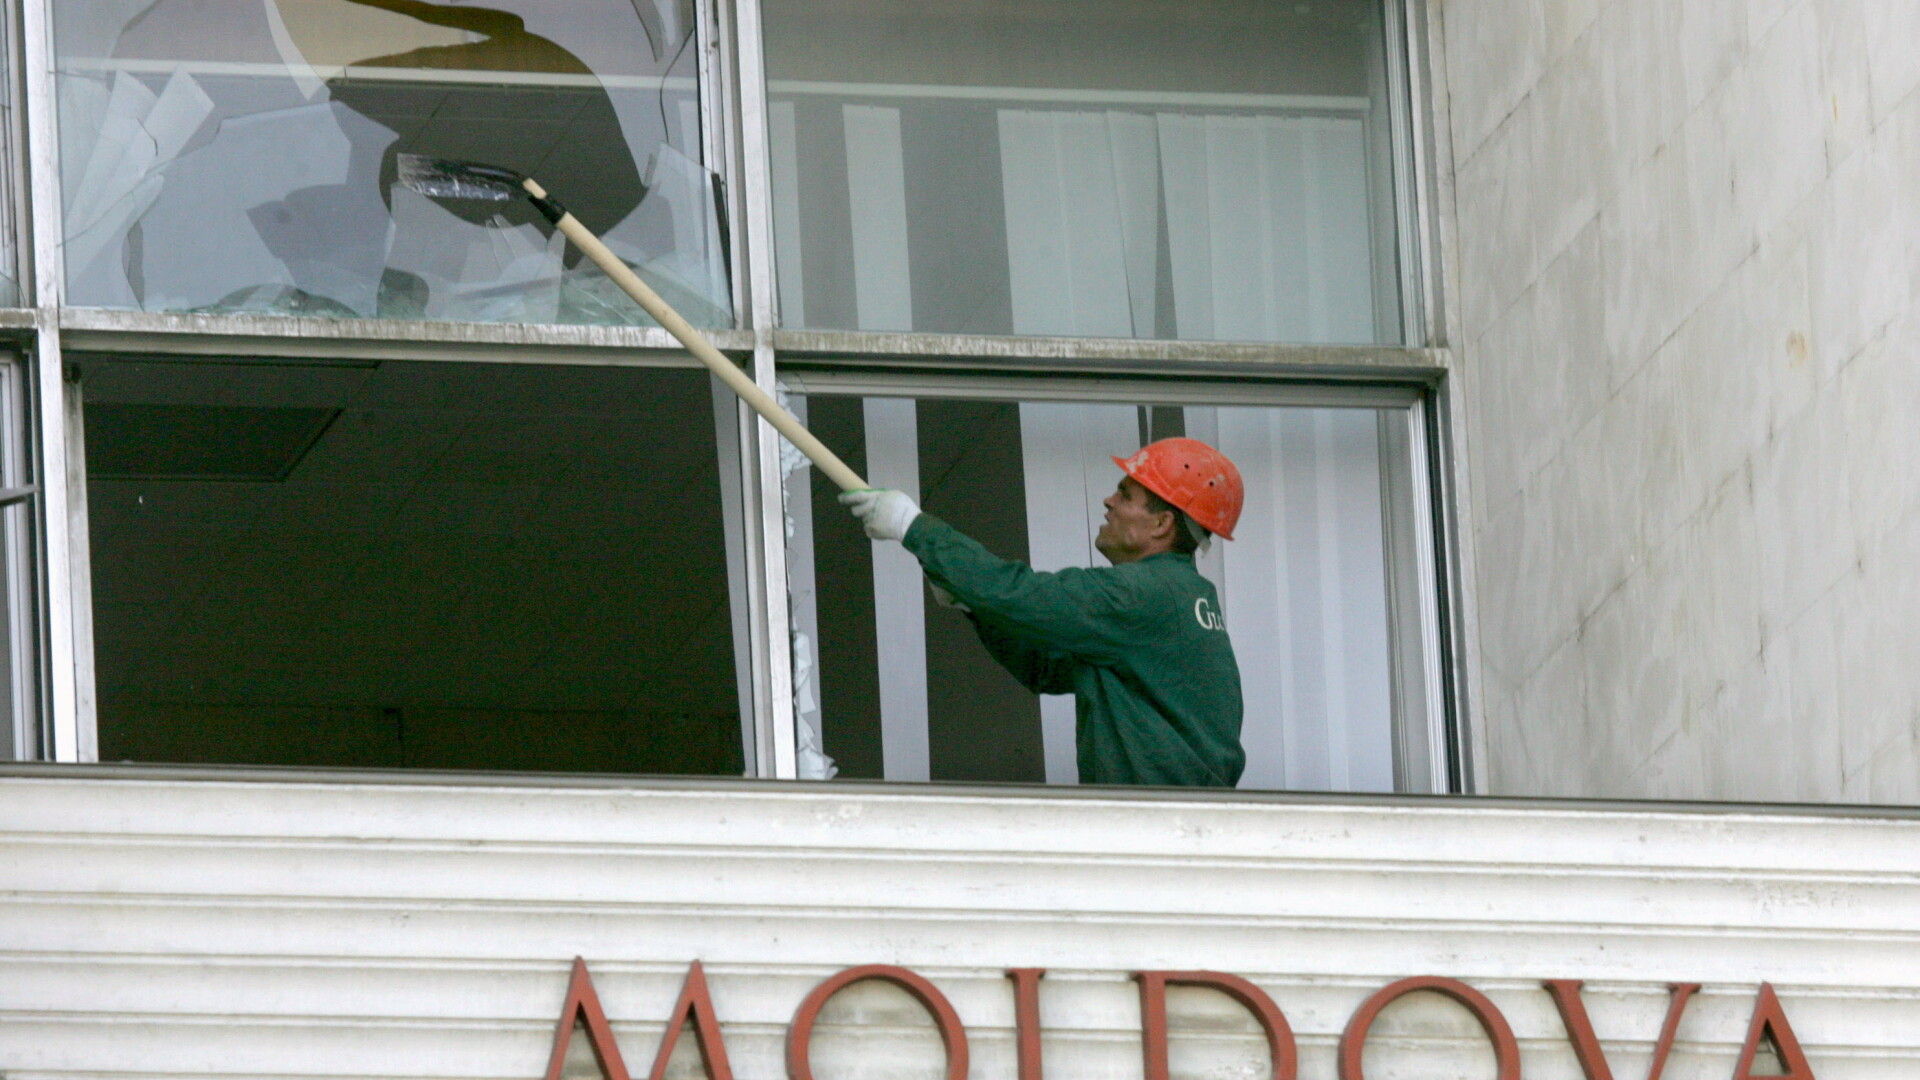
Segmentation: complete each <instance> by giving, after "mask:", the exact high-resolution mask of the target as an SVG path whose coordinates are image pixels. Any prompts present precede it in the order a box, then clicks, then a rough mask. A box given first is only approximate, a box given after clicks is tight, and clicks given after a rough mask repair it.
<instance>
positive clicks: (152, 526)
mask: <svg viewBox="0 0 1920 1080" xmlns="http://www.w3.org/2000/svg"><path fill="white" fill-rule="evenodd" d="M84 376H85V381H84V387H85V393H86V428H87V430H86V441H87V462H88V498H89V511H90V515H91V523H92V550H93V588H94V623H95V638H96V670H97V680H98V692H99V736H100V754H101V758H102V759H103V760H124V759H131V760H142V761H195V762H229V763H245V764H275V765H342V766H346V765H352V766H382V767H394V766H405V767H414V768H460V769H550V770H565V771H571V772H646V773H707V774H734V775H738V774H739V773H740V771H741V767H742V759H741V722H740V715H741V713H740V705H739V700H740V699H739V694H738V688H737V685H736V681H735V665H734V640H735V638H734V632H733V621H734V620H733V613H732V610H731V606H730V604H729V595H730V588H729V570H728V565H727V557H726V552H727V549H728V539H729V538H728V537H727V536H726V535H725V531H726V530H725V528H724V527H723V515H722V512H721V505H722V491H721V477H720V470H719V468H718V467H717V465H716V460H717V458H716V452H717V450H718V446H717V444H716V440H715V435H714V425H713V424H712V423H711V422H710V418H712V417H713V416H714V415H715V409H714V401H713V397H712V389H711V385H710V382H709V377H708V376H707V375H706V374H705V373H704V372H689V371H679V370H672V371H669V370H644V369H621V368H588V367H579V368H571V367H551V368H550V367H529V366H524V365H465V364H432V363H417V364H406V363H378V364H375V363H364V364H318V363H315V364H306V365H278V364H275V365H267V364H250V365H243V364H231V363H193V362H188V363H180V362H174V363H138V362H117V361H89V362H87V363H86V364H85V368H84ZM726 415H728V416H731V415H732V412H731V403H729V408H728V409H727V410H726ZM690 418H692V422H690Z"/></svg>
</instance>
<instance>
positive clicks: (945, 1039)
mask: <svg viewBox="0 0 1920 1080" xmlns="http://www.w3.org/2000/svg"><path fill="white" fill-rule="evenodd" d="M861 979H881V980H884V981H886V982H890V983H892V984H894V985H895V986H898V987H900V988H901V989H902V990H905V991H906V992H907V993H909V994H912V995H913V996H914V998H915V1000H917V1001H919V1002H920V1004H922V1005H924V1006H926V1009H927V1011H928V1012H930V1013H932V1014H933V1022H934V1024H935V1025H937V1026H938V1027H939V1028H940V1041H941V1042H942V1043H943V1044H945V1046H946V1048H947V1080H967V1029H966V1028H964V1027H962V1026H960V1014H959V1013H956V1012H954V1011H953V1005H952V1004H951V1003H950V1002H948V1001H947V996H946V995H945V994H942V993H941V992H940V991H939V989H938V988H936V987H935V986H934V985H933V984H932V983H930V982H928V981H927V980H925V979H923V978H921V977H920V976H918V975H915V974H914V973H913V972H911V971H908V970H907V969H906V968H903V967H894V966H892V965H890V964H867V965H866V966H864V967H852V968H848V969H847V970H845V971H843V972H841V973H840V974H838V975H835V976H833V977H832V978H829V979H828V980H827V981H826V982H823V983H821V984H820V985H819V986H816V987H814V988H813V993H811V994H808V995H807V998H806V1000H805V1001H802V1002H801V1003H800V1010H799V1011H798V1012H796V1013H794V1014H793V1026H792V1027H789V1028H788V1029H787V1076H788V1077H789V1078H790V1080H813V1062H812V1061H810V1060H808V1056H807V1053H808V1050H809V1049H810V1048H811V1044H812V1042H813V1022H814V1021H815V1020H818V1019H819V1018H820V1008H821V1006H823V1005H825V1004H826V1003H827V999H828V998H830V997H832V996H833V995H835V994H837V993H839V992H840V991H841V990H842V989H844V988H846V987H848V986H851V985H852V984H854V983H857V982H859V981H860V980H861ZM610 1080H620V1078H618V1077H615V1078H610Z"/></svg>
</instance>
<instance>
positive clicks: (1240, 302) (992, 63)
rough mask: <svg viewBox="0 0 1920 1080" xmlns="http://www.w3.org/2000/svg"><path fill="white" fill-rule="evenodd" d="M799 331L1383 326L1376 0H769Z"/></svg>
mask: <svg viewBox="0 0 1920 1080" xmlns="http://www.w3.org/2000/svg"><path fill="white" fill-rule="evenodd" d="M764 9H765V18H766V26H767V31H766V36H767V43H766V51H767V68H768V80H769V98H770V106H769V114H768V115H769V139H770V141H771V146H772V150H773V162H774V170H773V177H772V181H773V185H772V190H773V200H774V208H773V209H774V220H775V228H776V241H777V244H776V247H777V259H778V271H779V279H780V296H779V301H780V311H781V318H782V321H783V323H784V324H785V325H787V326H806V327H831V328H839V329H859V330H917V331H930V332H942V333H963V334H1019V335H1076V336H1095V337H1120V338H1183V339H1204V340H1242V341H1284V342H1302V343H1349V344H1350V343H1375V342H1379V343H1392V342H1397V341H1399V340H1400V339H1401V337H1402V331H1401V326H1402V321H1403V320H1402V312H1401V307H1400V289H1399V285H1398V280H1399V278H1398V275H1399V263H1400V260H1399V256H1398V240H1397V235H1398V229H1397V226H1396V221H1395V212H1394V209H1393V205H1394V204H1393V199H1394V195H1393V185H1392V176H1391V173H1392V169H1391V161H1392V157H1391V144H1392V126H1391V125H1392V119H1391V114H1392V112H1393V110H1392V109H1391V108H1390V107H1389V99H1388V91H1387V85H1386V79H1385V71H1386V69H1387V64H1386V60H1385V57H1386V44H1385V41H1386V34H1385V19H1384V14H1383V10H1382V9H1383V5H1382V4H1380V3H1379V2H1378V0H1312V2H1309V3H1298V4H1294V3H1288V4H1272V3H1264V2H1251V0H1206V2H1201V3H1189V4H1179V5H1134V6H1132V7H1127V8H1115V7H1105V6H1103V7H1088V6H1086V5H1081V4H1073V3H1068V2H1066V0H1036V2H1033V3H1023V4H1019V5H1001V6H996V7H993V8H992V9H990V10H989V9H985V8H979V7H976V6H968V5H954V4H950V3H924V2H921V0H883V2H880V3H864V2H863V3H844V2H831V3H826V4H820V3H814V2H811V0H808V2H804V3H803V2H800V0H767V2H766V3H765V4H764Z"/></svg>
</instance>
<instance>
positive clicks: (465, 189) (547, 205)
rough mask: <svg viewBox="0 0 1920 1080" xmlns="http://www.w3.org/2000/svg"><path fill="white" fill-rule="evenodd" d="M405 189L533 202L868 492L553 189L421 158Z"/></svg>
mask: <svg viewBox="0 0 1920 1080" xmlns="http://www.w3.org/2000/svg"><path fill="white" fill-rule="evenodd" d="M399 159H400V161H399V165H400V182H401V183H403V184H405V185H406V186H408V187H410V188H412V189H413V190H415V191H417V192H419V193H420V194H422V195H425V196H427V197H428V198H431V199H477V200H481V201H485V202H505V201H506V200H508V199H510V198H512V197H513V196H514V194H515V193H516V192H518V193H520V194H523V195H525V196H526V197H527V199H528V201H529V202H531V203H533V207H534V209H536V210H538V211H540V213H541V214H543V215H545V216H546V219H547V220H548V221H551V222H553V227H554V228H556V229H559V230H560V231H561V232H562V233H564V234H566V237H567V239H569V240H571V241H573V243H574V246H575V247H578V248H579V249H580V251H581V252H582V253H583V254H585V255H586V257H587V258H589V259H592V260H593V263H594V265H595V266H598V267H599V268H600V269H601V270H604V271H606V274H607V276H608V277H610V278H612V279H613V281H614V283H615V284H616V285H619V286H620V288H621V289H622V290H624V291H625V292H626V294H627V295H628V296H631V297H633V302H634V303H636V304H639V305H640V306H641V307H642V308H645V309H646V312H647V314H649V315H651V316H653V318H654V321H656V322H658V323H659V324H660V325H661V326H663V327H665V328H666V330H667V333H669V334H672V335H673V336H674V337H675V338H678V339H679V341H680V344H682V345H685V346H686V347H687V351H688V352H690V353H692V354H693V356H694V358H695V359H696V360H699V361H700V362H701V363H703V364H705V365H707V367H708V368H710V369H711V370H712V371H713V373H714V374H715V375H717V376H719V377H720V381H721V382H724V383H726V384H727V387H728V388H729V389H731V390H732V391H733V392H734V393H736V394H738V395H740V398H741V400H743V401H745V402H746V403H747V404H749V405H751V406H753V411H755V412H757V413H759V414H760V415H761V416H764V417H766V418H767V423H769V424H772V425H773V426H774V428H775V430H777V431H779V432H780V434H782V435H784V436H786V438H787V441H788V442H791V443H793V445H795V446H797V447H799V448H800V452H801V453H803V454H805V455H807V457H808V458H809V459H811V460H812V461H813V463H814V464H815V465H818V466H820V471H821V472H824V473H826V474H827V477H828V479H830V480H832V481H833V482H834V483H836V484H838V485H840V489H841V490H842V491H853V490H855V489H858V488H864V487H867V486H869V485H868V484H867V482H866V481H865V480H863V479H861V478H860V474H859V473H856V472H854V471H853V470H852V469H850V468H848V467H847V463H846V462H844V461H841V460H840V458H839V456H838V455H836V454H835V453H834V452H833V451H831V450H829V449H827V446H826V444H825V443H823V442H821V441H820V440H819V439H816V438H814V436H813V432H811V431H808V430H807V429H806V426H805V425H803V424H802V423H800V421H798V420H796V419H794V416H793V414H792V413H790V412H788V411H787V410H785V409H783V408H781V407H780V403H779V402H777V401H775V400H773V397H772V396H771V395H769V394H768V393H767V392H766V391H765V390H762V389H760V387H758V386H757V385H755V384H754V381H753V380H752V379H750V378H748V377H747V373H746V372H744V371H741V370H740V368H739V367H738V366H736V365H735V364H734V363H733V361H731V360H728V359H727V358H726V356H725V355H724V354H722V353H721V352H720V350H719V349H716V348H714V347H713V343H712V342H710V341H708V340H707V339H706V337H705V336H704V335H702V334H701V333H700V331H698V330H695V329H694V328H693V324H692V323H689V322H688V321H687V320H685V319H683V318H681V317H680V313H679V312H677V311H675V310H673V308H672V306H670V305H669V304H668V303H667V302H666V301H665V300H662V299H661V298H660V294H659V293H656V292H654V291H653V288H652V287H651V286H649V285H648V284H647V283H646V282H644V281H642V280H640V275H638V274H636V273H634V272H633V269H632V268H631V267H629V266H628V265H627V264H626V263H624V262H622V261H620V257H619V256H618V255H615V254H614V253H613V252H612V251H610V250H608V248H607V245H605V244H603V243H601V242H600V238H599V237H597V236H595V235H593V233H592V232H591V231H589V230H588V229H587V227H586V226H585V225H582V224H580V220H579V219H578V218H576V217H574V216H573V215H572V214H571V213H568V212H567V208H566V207H564V206H561V205H560V203H559V202H558V201H557V200H555V199H554V198H553V197H552V196H550V195H548V194H547V189H546V188H543V187H541V186H540V185H539V184H537V183H535V182H534V181H533V179H532V178H531V177H527V176H522V175H520V174H519V173H517V172H514V171H513V170H512V169H503V168H500V167H499V166H497V165H481V164H478V163H476V162H469V161H450V160H447V159H445V158H431V157H423V156H421V155H419V154H401V155H399Z"/></svg>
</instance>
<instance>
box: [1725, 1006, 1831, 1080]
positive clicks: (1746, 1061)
mask: <svg viewBox="0 0 1920 1080" xmlns="http://www.w3.org/2000/svg"><path fill="white" fill-rule="evenodd" d="M1762 1038H1765V1039H1766V1040H1767V1041H1768V1042H1770V1043H1772V1044H1773V1050H1774V1053H1775V1054H1777V1055H1778V1056H1779V1058H1780V1067H1781V1068H1783V1069H1785V1070H1787V1071H1786V1074H1785V1075H1783V1076H1780V1077H1777V1078H1775V1077H1770V1078H1768V1080H1814V1078H1813V1066H1811V1065H1809V1064H1807V1055H1806V1054H1805V1053H1803V1052H1802V1051H1801V1049H1800V1040H1799V1039H1797V1038H1795V1037H1794V1034H1793V1025H1791V1024H1789V1023H1787V1010H1785V1009H1783V1008H1781V1007H1780V997H1779V995H1777V994H1775V993H1774V992H1773V984H1772V983H1761V984H1760V997H1759V998H1758V999H1757V1000H1755V1001H1754V1003H1753V1023H1752V1024H1750V1025H1748V1027H1747V1042H1746V1045H1745V1046H1742V1047H1741V1048H1740V1061H1739V1063H1738V1064H1736V1065H1735V1066H1734V1067H1733V1080H1755V1078H1754V1075H1753V1056H1754V1055H1755V1054H1757V1053H1759V1052H1760V1040H1761V1039H1762Z"/></svg>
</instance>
